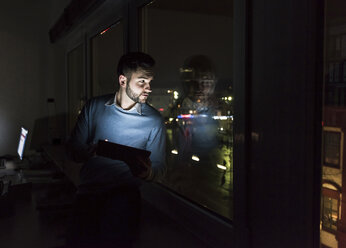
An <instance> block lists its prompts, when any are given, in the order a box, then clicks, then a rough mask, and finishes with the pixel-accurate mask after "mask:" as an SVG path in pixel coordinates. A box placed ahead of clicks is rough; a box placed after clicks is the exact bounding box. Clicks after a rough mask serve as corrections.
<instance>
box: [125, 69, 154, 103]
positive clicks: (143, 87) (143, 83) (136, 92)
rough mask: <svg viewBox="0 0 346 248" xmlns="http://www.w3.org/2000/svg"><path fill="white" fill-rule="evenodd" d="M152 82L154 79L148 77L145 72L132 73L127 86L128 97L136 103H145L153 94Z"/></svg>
mask: <svg viewBox="0 0 346 248" xmlns="http://www.w3.org/2000/svg"><path fill="white" fill-rule="evenodd" d="M151 80H153V77H152V76H148V75H146V73H145V72H144V71H141V70H140V71H137V72H134V73H132V76H131V79H130V81H128V82H127V84H126V95H127V96H128V97H129V98H130V99H131V100H132V101H134V102H135V103H137V102H139V103H145V102H146V101H147V99H148V97H149V94H150V92H151V89H150V82H151Z"/></svg>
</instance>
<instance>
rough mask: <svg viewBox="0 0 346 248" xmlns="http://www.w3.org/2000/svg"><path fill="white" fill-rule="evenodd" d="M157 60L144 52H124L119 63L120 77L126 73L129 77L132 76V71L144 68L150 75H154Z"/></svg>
mask: <svg viewBox="0 0 346 248" xmlns="http://www.w3.org/2000/svg"><path fill="white" fill-rule="evenodd" d="M154 65H155V60H154V59H153V58H152V57H151V56H150V55H149V54H146V53H142V52H130V53H127V54H124V55H123V56H121V58H120V59H119V63H118V68H117V72H118V77H119V76H120V75H124V76H125V77H127V78H128V79H130V78H131V76H132V73H134V72H136V71H138V70H143V71H144V72H145V73H146V74H147V75H148V76H153V75H154V70H153V68H154Z"/></svg>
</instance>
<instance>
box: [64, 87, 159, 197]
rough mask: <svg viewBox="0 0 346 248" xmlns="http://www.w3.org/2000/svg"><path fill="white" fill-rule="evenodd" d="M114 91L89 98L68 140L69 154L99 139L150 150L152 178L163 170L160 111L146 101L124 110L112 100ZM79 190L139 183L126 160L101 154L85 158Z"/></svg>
mask: <svg viewBox="0 0 346 248" xmlns="http://www.w3.org/2000/svg"><path fill="white" fill-rule="evenodd" d="M114 99H115V98H114V94H112V95H106V96H100V97H96V98H93V99H91V100H89V101H88V102H87V104H86V105H85V106H84V108H83V110H82V112H81V113H80V115H79V117H78V121H77V124H76V126H75V128H74V130H73V132H72V134H71V137H70V139H69V142H68V143H69V146H68V147H69V153H70V155H72V157H74V156H73V155H74V154H77V153H79V154H80V153H85V154H87V151H88V149H89V148H90V146H91V145H93V144H97V142H98V141H99V140H106V139H107V140H108V141H110V142H114V143H118V144H122V145H127V146H132V147H136V148H140V149H145V150H148V151H151V155H150V160H151V163H152V175H151V179H152V180H157V179H158V178H160V177H161V176H162V175H163V174H164V172H165V148H166V133H165V126H164V122H163V120H162V117H161V115H160V113H159V112H158V111H157V110H155V109H154V108H153V107H151V106H150V105H148V104H140V103H137V104H136V105H135V107H134V108H132V109H131V110H124V109H122V108H121V107H119V106H118V105H116V104H115V102H114ZM80 180H81V185H80V187H79V191H80V192H81V191H87V192H89V191H103V190H107V189H109V188H114V187H122V186H139V185H140V184H141V182H142V180H141V179H139V178H136V177H134V176H133V175H132V174H131V172H130V169H129V167H128V166H127V164H126V163H124V162H123V161H119V160H112V159H109V158H105V157H100V156H96V157H95V156H94V157H91V158H90V159H87V160H86V162H85V163H84V165H83V167H82V169H81V172H80Z"/></svg>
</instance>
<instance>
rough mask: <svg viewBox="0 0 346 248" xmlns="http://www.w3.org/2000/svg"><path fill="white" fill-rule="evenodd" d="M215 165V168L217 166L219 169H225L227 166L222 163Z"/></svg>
mask: <svg viewBox="0 0 346 248" xmlns="http://www.w3.org/2000/svg"><path fill="white" fill-rule="evenodd" d="M216 166H217V168H219V169H221V170H227V167H226V166H224V165H221V164H217V165H216Z"/></svg>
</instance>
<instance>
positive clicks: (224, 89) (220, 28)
mask: <svg viewBox="0 0 346 248" xmlns="http://www.w3.org/2000/svg"><path fill="white" fill-rule="evenodd" d="M232 13H233V1H228V0H220V1H218V4H215V2H210V1H197V0H177V1H169V0H156V1H153V2H151V4H149V5H147V6H145V7H143V8H142V11H141V12H140V17H139V18H140V20H141V22H142V23H141V27H142V29H141V33H140V35H141V44H140V47H141V49H142V51H143V52H146V53H148V54H150V55H152V56H153V57H154V58H155V60H156V61H157V66H156V68H155V79H154V82H153V92H152V94H151V96H150V98H151V99H150V104H152V105H153V106H154V107H155V108H156V109H158V110H159V111H160V112H161V114H162V116H163V117H164V118H165V122H166V129H167V146H166V154H167V166H168V170H167V176H166V177H165V178H164V179H163V180H162V184H163V185H164V186H166V187H167V188H169V189H170V190H172V191H173V192H175V193H178V194H180V195H181V196H183V197H185V198H186V199H187V200H189V201H192V202H194V203H196V204H198V205H199V206H204V207H206V208H208V209H210V210H211V211H213V212H215V213H217V214H219V215H222V216H224V217H226V218H228V219H232V212H233V209H232V208H233V147H232V145H233V144H232V139H233V135H232V121H233V109H232V97H233V95H232V77H233V72H232V64H233V60H232V58H233V52H232V51H233V50H232V49H233V48H232V44H233V31H232V27H233V16H232ZM162 27H165V28H164V29H163V28H162ZM216 37H217V38H216Z"/></svg>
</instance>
